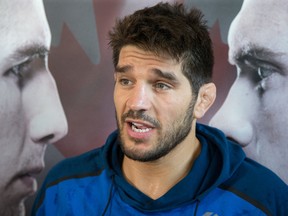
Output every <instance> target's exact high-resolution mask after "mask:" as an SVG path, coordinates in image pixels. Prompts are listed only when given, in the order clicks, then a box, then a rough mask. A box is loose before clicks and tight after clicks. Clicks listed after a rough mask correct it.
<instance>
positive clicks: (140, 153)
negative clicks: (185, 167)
mask: <svg viewBox="0 0 288 216" xmlns="http://www.w3.org/2000/svg"><path fill="white" fill-rule="evenodd" d="M114 103H115V107H116V116H117V123H118V128H119V130H120V139H121V143H122V149H123V151H124V153H125V155H126V156H128V157H129V158H131V159H133V160H139V161H154V160H157V159H159V158H161V157H163V156H164V155H166V154H168V153H169V152H170V151H171V150H172V149H174V147H175V146H177V144H179V143H181V142H182V141H183V140H184V139H185V138H186V137H187V135H189V134H191V133H192V132H191V126H192V121H193V117H192V116H193V106H194V100H192V91H191V86H190V83H189V81H188V79H187V78H186V77H185V76H184V75H183V74H182V72H181V64H180V63H177V62H175V61H173V60H172V59H170V58H163V57H159V56H155V55H154V54H152V53H149V52H145V51H143V50H141V49H138V48H136V47H134V46H126V47H124V48H122V50H121V52H120V56H119V62H118V65H117V68H116V72H115V89H114Z"/></svg>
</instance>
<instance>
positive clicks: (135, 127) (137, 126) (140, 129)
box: [130, 122, 153, 133]
mask: <svg viewBox="0 0 288 216" xmlns="http://www.w3.org/2000/svg"><path fill="white" fill-rule="evenodd" d="M130 125H131V128H132V131H134V132H137V133H147V132H149V131H151V130H152V129H153V128H152V127H149V126H146V125H144V124H141V123H136V122H130Z"/></svg>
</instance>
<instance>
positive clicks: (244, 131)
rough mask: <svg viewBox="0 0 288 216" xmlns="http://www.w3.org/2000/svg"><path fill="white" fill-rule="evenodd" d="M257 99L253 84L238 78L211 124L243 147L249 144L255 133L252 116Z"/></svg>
mask: <svg viewBox="0 0 288 216" xmlns="http://www.w3.org/2000/svg"><path fill="white" fill-rule="evenodd" d="M255 101H256V99H255V98H254V96H253V89H252V86H251V84H250V83H249V82H247V81H245V80H239V79H237V80H236V81H235V82H234V84H233V85H232V87H231V89H230V91H229V94H228V96H227V98H226V100H225V102H224V104H223V105H222V107H220V109H219V110H218V112H217V113H216V114H215V115H214V117H213V118H212V119H211V121H210V123H209V125H211V126H213V127H216V128H219V129H220V130H222V131H223V132H224V133H225V135H226V136H227V137H229V138H232V139H233V140H235V141H236V142H238V143H239V144H240V145H241V146H242V147H244V146H247V145H249V144H250V143H251V141H252V139H253V135H254V132H253V125H252V120H253V119H252V118H251V116H253V113H254V112H253V110H255V109H257V108H255V107H253V106H256V104H254V103H255Z"/></svg>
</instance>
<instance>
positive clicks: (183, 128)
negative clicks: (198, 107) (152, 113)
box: [117, 100, 195, 162]
mask: <svg viewBox="0 0 288 216" xmlns="http://www.w3.org/2000/svg"><path fill="white" fill-rule="evenodd" d="M194 105H195V103H194V100H191V102H190V104H189V107H188V108H187V110H186V112H184V113H183V115H181V116H180V117H179V118H177V119H176V120H175V121H174V122H173V123H172V124H170V127H169V128H168V129H167V130H166V131H165V132H164V133H163V134H162V136H160V137H159V139H158V141H157V143H158V144H157V148H156V149H153V150H152V151H149V152H145V153H144V154H139V152H136V151H132V150H130V149H127V148H125V144H124V143H123V139H122V130H121V128H120V127H119V122H118V120H117V124H118V129H119V131H120V132H119V140H120V143H121V145H120V146H121V149H122V151H123V153H124V154H125V155H126V156H127V157H128V158H130V159H132V160H136V161H140V162H149V161H155V160H158V159H159V158H161V157H163V156H165V155H167V154H168V153H169V152H171V151H172V150H173V149H174V148H175V147H176V146H177V145H178V144H180V143H181V142H182V141H183V140H184V139H185V138H186V137H187V136H188V134H189V133H190V131H191V127H192V121H193V108H194ZM126 117H131V118H136V117H137V119H142V120H145V121H148V122H150V123H152V124H153V125H158V126H159V127H158V129H159V130H161V125H160V124H159V122H158V121H157V120H154V119H152V118H151V117H149V116H147V115H145V114H144V113H143V111H129V112H128V113H126V114H124V115H123V117H122V118H121V120H122V122H124V119H125V118H126ZM159 134H160V133H159ZM133 141H134V142H135V143H136V144H137V143H141V142H142V141H141V140H137V139H133Z"/></svg>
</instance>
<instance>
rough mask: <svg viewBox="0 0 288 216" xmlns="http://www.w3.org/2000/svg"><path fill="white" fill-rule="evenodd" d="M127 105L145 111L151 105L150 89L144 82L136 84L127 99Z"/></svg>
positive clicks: (131, 108)
mask: <svg viewBox="0 0 288 216" xmlns="http://www.w3.org/2000/svg"><path fill="white" fill-rule="evenodd" d="M127 107H128V108H129V109H130V110H134V111H137V110H138V111H139V110H142V111H146V110H149V109H150V107H151V90H150V89H149V87H148V86H147V85H145V84H137V85H136V86H135V87H134V88H133V89H131V92H130V94H129V96H128V99H127Z"/></svg>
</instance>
